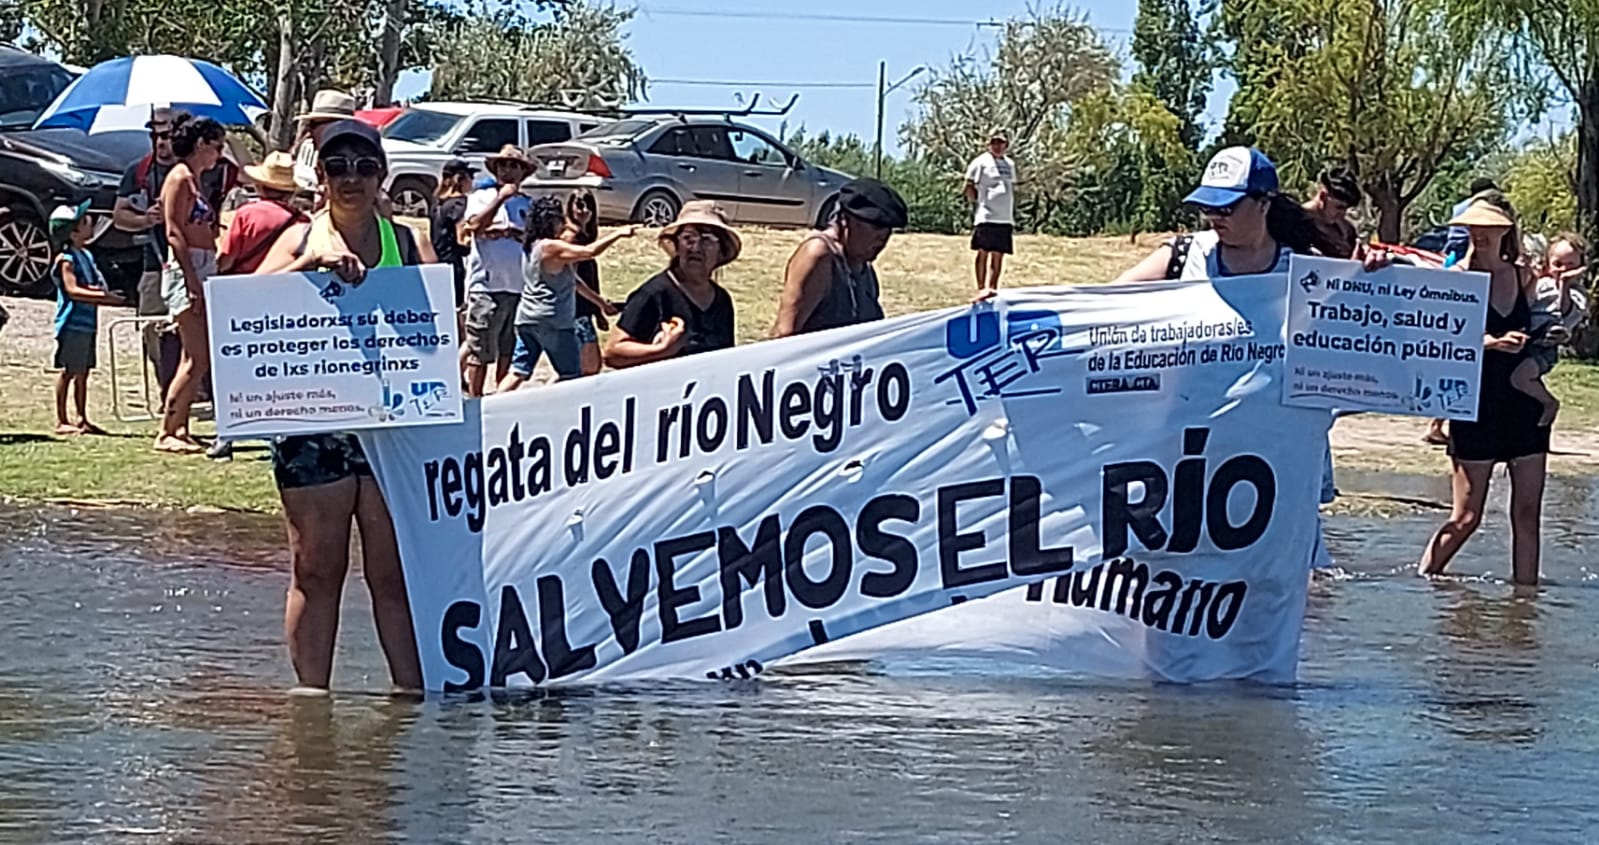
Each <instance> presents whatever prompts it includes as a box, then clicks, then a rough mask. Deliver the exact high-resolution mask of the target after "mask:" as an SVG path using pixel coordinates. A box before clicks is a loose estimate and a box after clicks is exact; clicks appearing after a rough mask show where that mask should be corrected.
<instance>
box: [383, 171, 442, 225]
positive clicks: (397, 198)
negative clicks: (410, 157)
mask: <svg viewBox="0 0 1599 845" xmlns="http://www.w3.org/2000/svg"><path fill="white" fill-rule="evenodd" d="M389 202H390V203H392V204H393V205H394V216H396V217H420V218H424V219H427V220H432V219H433V210H434V208H435V207H436V206H437V204H438V201H437V200H436V199H435V198H434V196H433V186H432V185H430V184H429V183H428V180H426V179H423V178H422V177H420V176H402V177H400V178H399V179H396V180H394V184H392V185H390V186H389Z"/></svg>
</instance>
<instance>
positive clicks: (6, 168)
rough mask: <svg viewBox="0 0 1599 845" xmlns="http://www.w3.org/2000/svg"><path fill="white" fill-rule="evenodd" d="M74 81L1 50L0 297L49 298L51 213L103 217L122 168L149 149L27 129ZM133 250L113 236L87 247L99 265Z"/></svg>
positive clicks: (61, 70)
mask: <svg viewBox="0 0 1599 845" xmlns="http://www.w3.org/2000/svg"><path fill="white" fill-rule="evenodd" d="M73 78H74V73H73V72H72V71H71V70H69V69H68V68H66V67H64V66H62V65H60V64H57V63H55V62H52V61H50V60H48V59H43V58H40V57H38V56H35V55H33V54H31V53H27V52H24V51H22V50H18V49H16V48H14V47H10V46H6V45H0V207H4V208H5V209H6V210H7V213H6V214H4V215H3V217H0V292H4V293H9V294H18V295H30V296H43V295H48V294H49V293H50V291H51V289H52V286H51V283H50V277H49V273H50V258H51V249H50V240H49V235H48V230H47V229H46V224H45V221H46V220H47V219H48V218H49V216H50V212H51V211H52V210H54V209H55V207H56V206H58V205H62V204H74V203H78V202H82V201H83V200H85V199H88V200H92V201H93V205H92V206H91V209H92V210H91V213H92V214H94V215H103V216H110V214H111V208H112V206H114V205H115V204H116V193H117V184H118V183H119V182H120V181H121V179H122V171H123V169H124V168H126V167H127V165H128V164H129V163H130V162H132V161H134V160H135V159H137V158H138V157H139V156H141V155H144V154H145V153H146V152H148V151H149V149H150V141H149V136H147V135H146V134H145V133H143V132H107V133H102V134H98V135H86V134H84V133H83V132H81V131H79V130H77V129H38V130H36V129H33V128H32V126H33V122H34V121H35V120H37V119H38V117H39V115H40V113H42V112H43V111H44V109H45V108H46V107H47V106H49V105H50V103H51V102H53V101H54V100H55V98H56V97H57V96H58V95H59V94H60V93H61V92H62V90H64V89H65V88H66V87H67V86H68V85H69V84H71V82H72V80H73ZM134 249H135V248H134V246H133V244H132V241H131V239H129V238H128V237H127V236H126V235H124V234H122V233H119V232H115V231H114V230H113V231H112V232H108V233H107V234H106V235H105V236H104V237H102V238H101V239H100V241H99V242H97V243H96V244H95V246H94V250H95V252H96V253H97V255H102V254H103V257H102V262H103V263H107V262H109V261H114V260H117V259H119V258H122V257H124V255H123V254H124V253H129V252H131V251H133V250H134Z"/></svg>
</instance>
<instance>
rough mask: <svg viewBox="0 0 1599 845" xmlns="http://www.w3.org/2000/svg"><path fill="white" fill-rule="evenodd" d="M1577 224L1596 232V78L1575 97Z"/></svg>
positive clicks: (1598, 161) (1585, 231)
mask: <svg viewBox="0 0 1599 845" xmlns="http://www.w3.org/2000/svg"><path fill="white" fill-rule="evenodd" d="M1577 112H1578V117H1577V184H1576V186H1575V187H1576V192H1577V225H1578V226H1579V227H1581V229H1582V233H1583V234H1584V235H1587V236H1588V237H1589V238H1590V239H1593V238H1594V237H1595V235H1599V79H1589V80H1587V81H1586V82H1584V83H1583V85H1582V96H1580V97H1578V98H1577Z"/></svg>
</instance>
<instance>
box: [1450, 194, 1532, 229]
mask: <svg viewBox="0 0 1599 845" xmlns="http://www.w3.org/2000/svg"><path fill="white" fill-rule="evenodd" d="M1449 225H1450V226H1478V227H1481V228H1496V229H1510V228H1514V227H1515V225H1516V221H1515V220H1514V219H1513V218H1512V217H1511V216H1510V215H1509V214H1506V213H1505V211H1504V209H1501V208H1499V207H1498V206H1496V205H1494V204H1493V203H1491V202H1484V201H1482V200H1477V201H1476V202H1474V203H1472V204H1471V205H1469V206H1467V207H1466V210H1465V211H1462V212H1460V214H1458V215H1456V216H1455V219H1453V220H1450V221H1449Z"/></svg>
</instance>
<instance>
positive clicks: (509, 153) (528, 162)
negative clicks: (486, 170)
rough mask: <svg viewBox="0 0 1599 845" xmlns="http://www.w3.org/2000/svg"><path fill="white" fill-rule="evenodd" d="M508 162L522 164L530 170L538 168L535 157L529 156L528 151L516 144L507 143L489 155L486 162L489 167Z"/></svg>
mask: <svg viewBox="0 0 1599 845" xmlns="http://www.w3.org/2000/svg"><path fill="white" fill-rule="evenodd" d="M506 162H511V163H513V164H520V165H522V166H523V167H525V168H527V169H528V170H537V169H538V165H537V164H535V163H534V161H533V159H531V158H528V155H527V153H526V152H525V151H523V149H522V148H521V147H518V146H517V145H515V144H506V145H505V146H503V147H501V148H500V151H499V152H497V153H495V154H494V155H491V156H489V157H488V158H487V159H486V160H485V162H484V163H485V164H487V165H488V166H489V167H493V166H494V165H496V164H505V163H506Z"/></svg>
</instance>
